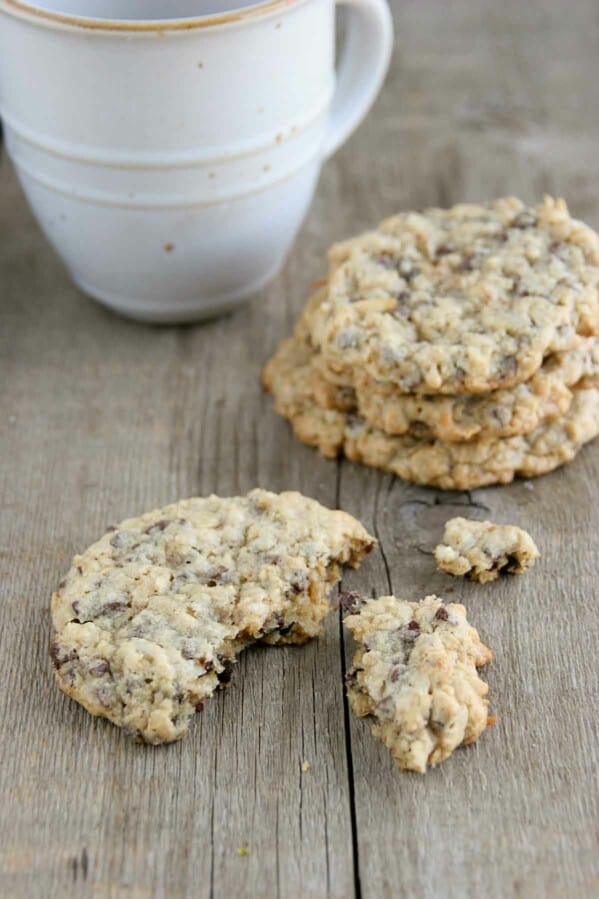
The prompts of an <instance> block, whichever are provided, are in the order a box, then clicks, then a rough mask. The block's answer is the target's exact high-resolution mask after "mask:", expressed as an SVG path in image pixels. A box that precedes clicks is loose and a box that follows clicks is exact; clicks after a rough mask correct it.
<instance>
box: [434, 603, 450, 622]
mask: <svg viewBox="0 0 599 899" xmlns="http://www.w3.org/2000/svg"><path fill="white" fill-rule="evenodd" d="M435 618H436V619H437V621H447V619H448V618H449V612H448V611H447V609H446V608H445V606H439V608H438V609H437V611H436V612H435Z"/></svg>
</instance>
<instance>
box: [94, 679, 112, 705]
mask: <svg viewBox="0 0 599 899" xmlns="http://www.w3.org/2000/svg"><path fill="white" fill-rule="evenodd" d="M96 696H97V697H98V701H99V703H100V705H102V706H104V708H105V709H108V708H110V706H111V704H112V699H113V691H112V690H111V689H110V688H109V687H107V686H106V685H105V684H101V685H100V686H99V687H98V688H97V689H96Z"/></svg>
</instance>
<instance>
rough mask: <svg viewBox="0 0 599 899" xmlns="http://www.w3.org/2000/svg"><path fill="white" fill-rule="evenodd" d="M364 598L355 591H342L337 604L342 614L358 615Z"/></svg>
mask: <svg viewBox="0 0 599 899" xmlns="http://www.w3.org/2000/svg"><path fill="white" fill-rule="evenodd" d="M363 601H364V598H363V596H362V594H361V593H359V592H358V591H357V590H344V591H343V593H340V594H339V604H340V606H341V608H342V609H343V611H344V612H350V613H352V614H353V615H359V613H360V608H361V606H362V602H363Z"/></svg>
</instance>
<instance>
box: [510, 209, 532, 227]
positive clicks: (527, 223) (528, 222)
mask: <svg viewBox="0 0 599 899" xmlns="http://www.w3.org/2000/svg"><path fill="white" fill-rule="evenodd" d="M536 224H537V217H536V215H533V213H532V212H519V213H518V215H517V216H516V217H515V219H514V220H513V221H512V228H534V226H535V225H536Z"/></svg>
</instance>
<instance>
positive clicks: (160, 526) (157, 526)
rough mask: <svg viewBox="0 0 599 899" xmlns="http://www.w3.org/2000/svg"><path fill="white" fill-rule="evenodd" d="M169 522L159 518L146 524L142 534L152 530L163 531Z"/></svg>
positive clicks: (149, 532)
mask: <svg viewBox="0 0 599 899" xmlns="http://www.w3.org/2000/svg"><path fill="white" fill-rule="evenodd" d="M170 523H171V522H170V521H168V519H166V518H161V519H160V521H155V522H153V524H150V525H148V527H147V528H146V529H145V531H144V534H151V533H152V531H164V530H165V529H166V528H167V527H168V526H169V524H170Z"/></svg>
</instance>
